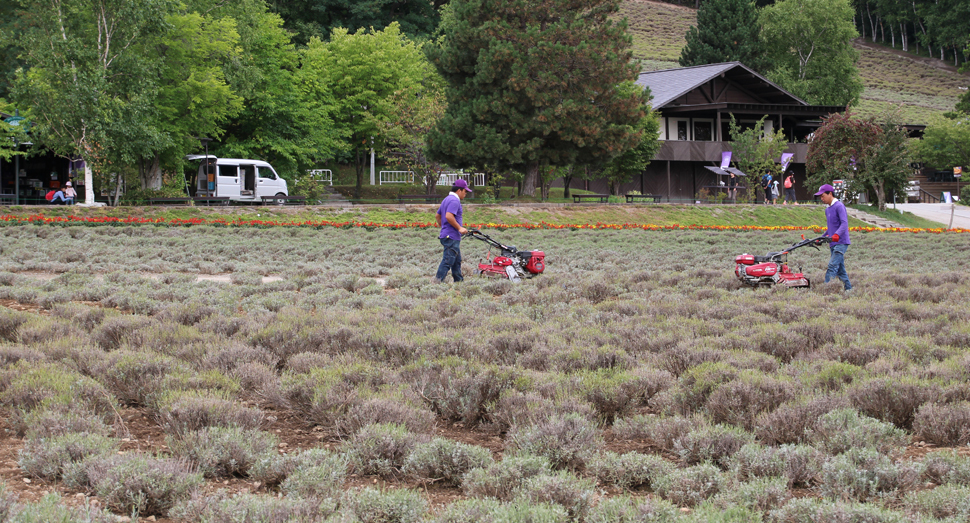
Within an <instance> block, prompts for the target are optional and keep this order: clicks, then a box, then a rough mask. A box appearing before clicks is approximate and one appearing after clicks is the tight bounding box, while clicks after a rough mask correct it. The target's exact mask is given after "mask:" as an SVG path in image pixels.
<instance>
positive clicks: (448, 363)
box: [404, 358, 516, 424]
mask: <svg viewBox="0 0 970 523" xmlns="http://www.w3.org/2000/svg"><path fill="white" fill-rule="evenodd" d="M404 377H405V378H406V379H408V380H409V381H411V382H412V383H414V384H415V388H416V390H417V391H418V392H419V393H420V395H421V396H422V398H424V399H425V400H426V401H427V402H428V403H429V404H430V405H431V408H432V410H434V411H435V413H436V414H438V415H439V416H441V417H442V418H444V419H446V420H449V421H461V422H463V423H466V424H473V423H478V422H479V421H481V420H483V419H486V417H487V414H488V410H487V407H488V405H490V404H493V403H494V402H495V401H497V400H498V398H499V396H500V395H501V394H502V392H503V391H504V390H506V389H509V388H511V387H512V384H513V382H514V380H515V378H516V376H515V374H514V372H513V371H511V370H508V369H501V368H498V367H490V366H483V365H476V364H470V363H468V362H466V361H462V360H460V359H458V358H448V359H445V360H438V361H434V362H430V363H424V364H421V365H419V366H417V367H415V368H414V369H411V370H406V371H405V376H404Z"/></svg>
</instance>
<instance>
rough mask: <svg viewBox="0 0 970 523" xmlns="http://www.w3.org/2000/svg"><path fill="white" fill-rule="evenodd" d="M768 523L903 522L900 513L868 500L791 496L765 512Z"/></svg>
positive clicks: (904, 520)
mask: <svg viewBox="0 0 970 523" xmlns="http://www.w3.org/2000/svg"><path fill="white" fill-rule="evenodd" d="M767 521H768V522H769V523H816V522H818V521H837V522H839V523H905V522H906V521H907V520H906V518H905V517H903V515H902V514H900V513H898V512H893V511H891V510H888V509H885V508H882V507H879V506H876V505H871V504H867V503H854V502H842V501H832V500H826V499H812V498H801V499H793V500H791V501H789V502H788V503H786V504H785V506H783V507H781V508H779V509H776V510H772V511H771V512H769V513H768V517H767Z"/></svg>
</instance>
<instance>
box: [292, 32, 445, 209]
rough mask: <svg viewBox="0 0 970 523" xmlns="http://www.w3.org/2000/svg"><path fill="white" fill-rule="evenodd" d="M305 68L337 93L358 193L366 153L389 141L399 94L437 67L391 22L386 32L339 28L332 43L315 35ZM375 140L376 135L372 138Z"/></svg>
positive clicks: (338, 123)
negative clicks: (386, 132) (389, 129)
mask: <svg viewBox="0 0 970 523" xmlns="http://www.w3.org/2000/svg"><path fill="white" fill-rule="evenodd" d="M306 57H307V59H306V63H305V69H306V70H307V71H308V72H310V73H312V74H314V75H317V77H318V78H319V79H320V81H321V82H323V83H324V84H326V86H327V89H328V90H329V92H330V94H331V96H333V97H334V104H335V108H334V113H333V114H334V120H335V123H336V126H337V128H338V129H339V130H340V133H341V135H342V136H344V137H346V138H345V141H344V143H343V147H344V149H345V150H348V151H350V153H351V154H352V155H353V161H354V165H355V167H356V173H357V185H356V187H355V189H354V197H355V198H360V194H361V188H362V186H363V180H364V167H365V165H366V158H367V155H368V153H369V151H370V148H371V146H372V143H374V145H375V146H377V147H380V146H381V145H382V144H383V142H384V140H385V131H386V129H387V123H388V122H389V121H391V119H392V118H393V116H392V115H394V114H395V107H394V103H393V102H394V100H395V93H400V92H403V91H407V90H408V89H410V88H412V87H413V86H424V85H428V84H429V83H430V82H431V80H429V79H430V78H431V77H432V76H433V75H434V69H433V68H432V67H431V65H430V64H429V63H428V60H427V58H425V56H424V54H423V52H422V51H421V46H420V45H419V44H417V43H415V42H413V41H410V40H408V38H407V37H405V36H404V35H403V34H401V29H400V26H398V24H397V23H392V24H391V25H389V26H387V28H386V29H384V30H382V31H373V30H371V31H359V32H357V33H355V34H350V33H349V32H348V31H347V30H346V29H335V30H334V31H333V34H331V36H330V41H329V42H326V43H324V42H321V41H319V40H316V39H314V40H311V41H310V45H309V47H308V48H307V51H306ZM371 140H374V142H372V141H371Z"/></svg>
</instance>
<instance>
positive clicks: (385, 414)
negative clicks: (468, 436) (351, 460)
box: [334, 398, 435, 436]
mask: <svg viewBox="0 0 970 523" xmlns="http://www.w3.org/2000/svg"><path fill="white" fill-rule="evenodd" d="M372 423H395V424H398V425H404V426H405V427H407V429H408V430H409V431H411V432H415V433H418V434H428V433H430V432H431V431H432V430H433V429H434V425H435V415H434V413H433V412H431V411H428V410H425V409H422V408H418V407H415V406H413V405H411V404H409V403H408V402H407V401H406V400H404V399H403V398H402V399H397V398H373V399H369V400H366V401H363V402H361V403H360V404H357V405H353V406H351V407H350V408H349V409H348V410H347V413H346V415H344V416H342V417H340V418H338V419H337V420H336V421H335V422H334V425H335V427H334V428H335V432H336V433H337V435H339V436H350V435H352V434H354V433H356V432H357V431H358V430H360V429H361V428H363V427H365V426H367V425H370V424H372Z"/></svg>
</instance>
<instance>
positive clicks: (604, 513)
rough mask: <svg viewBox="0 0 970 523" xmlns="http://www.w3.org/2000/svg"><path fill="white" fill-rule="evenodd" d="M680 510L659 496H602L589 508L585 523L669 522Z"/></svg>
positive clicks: (676, 517) (672, 520) (678, 514)
mask: <svg viewBox="0 0 970 523" xmlns="http://www.w3.org/2000/svg"><path fill="white" fill-rule="evenodd" d="M679 517H680V510H678V509H677V507H675V506H674V505H672V504H671V503H670V502H669V501H667V500H664V499H660V498H637V499H634V498H630V497H628V496H615V497H612V498H604V499H602V500H600V502H599V503H598V504H597V505H596V506H595V507H593V508H591V509H590V511H589V515H588V516H587V517H586V523H671V522H674V521H676V520H677V519H679Z"/></svg>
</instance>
